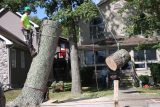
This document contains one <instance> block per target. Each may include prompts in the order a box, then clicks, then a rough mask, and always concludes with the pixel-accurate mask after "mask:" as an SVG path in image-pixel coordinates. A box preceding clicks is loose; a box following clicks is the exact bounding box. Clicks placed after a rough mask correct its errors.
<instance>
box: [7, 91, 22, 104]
mask: <svg viewBox="0 0 160 107" xmlns="http://www.w3.org/2000/svg"><path fill="white" fill-rule="evenodd" d="M20 93H21V89H14V90H9V91H6V92H5V93H4V95H5V97H6V101H7V102H8V101H13V100H14V99H15V98H16V97H17V96H18V95H19V94H20Z"/></svg>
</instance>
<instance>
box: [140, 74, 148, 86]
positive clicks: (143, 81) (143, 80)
mask: <svg viewBox="0 0 160 107" xmlns="http://www.w3.org/2000/svg"><path fill="white" fill-rule="evenodd" d="M139 79H140V80H141V81H142V85H145V84H149V76H147V75H141V76H139Z"/></svg>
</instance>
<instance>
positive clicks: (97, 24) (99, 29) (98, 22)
mask: <svg viewBox="0 0 160 107" xmlns="http://www.w3.org/2000/svg"><path fill="white" fill-rule="evenodd" d="M104 28H105V25H104V23H103V20H102V18H95V19H93V20H92V21H91V23H90V38H91V39H92V38H93V39H100V38H104Z"/></svg>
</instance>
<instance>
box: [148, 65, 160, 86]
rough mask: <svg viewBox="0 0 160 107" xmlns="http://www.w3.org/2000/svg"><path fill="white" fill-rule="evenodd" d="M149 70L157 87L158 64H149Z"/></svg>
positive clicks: (159, 78)
mask: <svg viewBox="0 0 160 107" xmlns="http://www.w3.org/2000/svg"><path fill="white" fill-rule="evenodd" d="M150 70H151V75H152V77H153V81H154V84H155V85H157V83H160V64H158V63H154V64H151V65H150Z"/></svg>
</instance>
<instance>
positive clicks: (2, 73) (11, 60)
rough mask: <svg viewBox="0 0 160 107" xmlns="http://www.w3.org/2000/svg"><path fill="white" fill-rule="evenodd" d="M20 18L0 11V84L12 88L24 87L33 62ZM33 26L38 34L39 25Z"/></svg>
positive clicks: (17, 15)
mask: <svg viewBox="0 0 160 107" xmlns="http://www.w3.org/2000/svg"><path fill="white" fill-rule="evenodd" d="M20 18H21V17H20V15H19V14H18V13H15V14H14V13H13V12H11V11H9V10H7V9H1V10H0V57H1V60H0V82H2V83H3V84H4V85H6V86H9V87H12V88H14V87H22V86H23V84H24V82H25V79H26V76H27V73H28V70H29V68H30V64H31V61H32V58H31V56H30V53H29V50H28V47H27V44H26V43H25V42H24V36H23V34H22V32H21V28H20ZM31 25H32V28H33V29H34V33H36V29H35V28H38V25H36V24H34V23H33V22H31ZM34 46H35V47H36V37H34ZM36 49H37V48H36Z"/></svg>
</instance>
